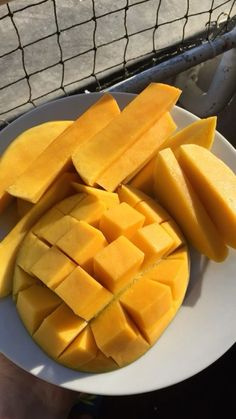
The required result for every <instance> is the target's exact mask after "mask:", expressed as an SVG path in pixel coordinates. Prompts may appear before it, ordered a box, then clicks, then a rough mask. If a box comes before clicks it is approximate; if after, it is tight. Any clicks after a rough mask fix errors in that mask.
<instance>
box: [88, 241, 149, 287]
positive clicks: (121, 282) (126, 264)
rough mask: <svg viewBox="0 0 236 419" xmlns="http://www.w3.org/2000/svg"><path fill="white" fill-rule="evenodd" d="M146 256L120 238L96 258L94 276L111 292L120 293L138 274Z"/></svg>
mask: <svg viewBox="0 0 236 419" xmlns="http://www.w3.org/2000/svg"><path fill="white" fill-rule="evenodd" d="M143 259H144V254H143V252H141V251H140V250H139V249H138V248H137V247H136V246H135V245H134V244H133V243H131V242H130V241H129V240H128V239H127V238H126V237H124V236H120V237H119V238H118V239H116V240H114V241H113V242H112V243H110V244H109V245H108V246H106V247H104V249H102V250H101V251H100V252H98V253H97V254H96V256H95V257H94V275H95V277H96V278H97V279H98V281H99V282H101V284H103V285H104V286H105V287H106V288H108V289H109V290H110V291H111V292H118V291H119V290H120V289H122V288H123V287H124V286H125V285H126V284H128V282H129V281H130V280H131V279H132V278H133V277H134V275H135V274H136V273H137V272H138V270H139V268H140V266H141V264H142V262H143Z"/></svg>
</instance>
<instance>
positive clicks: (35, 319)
mask: <svg viewBox="0 0 236 419" xmlns="http://www.w3.org/2000/svg"><path fill="white" fill-rule="evenodd" d="M60 304H61V300H60V298H58V297H57V296H56V295H55V294H54V293H53V292H52V291H50V290H49V289H48V288H46V287H41V286H39V285H32V286H31V287H28V288H27V289H25V290H23V291H20V292H19V295H18V298H17V305H16V307H17V310H18V312H19V313H20V316H21V319H22V321H23V323H24V325H25V327H26V328H27V330H28V331H29V332H30V334H33V333H35V332H36V330H37V328H38V327H39V326H40V324H41V323H42V321H43V320H44V318H45V317H47V316H48V315H49V314H50V313H51V312H53V311H54V310H55V309H56V308H57V307H58V306H59V305H60Z"/></svg>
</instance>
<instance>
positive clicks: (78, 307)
mask: <svg viewBox="0 0 236 419" xmlns="http://www.w3.org/2000/svg"><path fill="white" fill-rule="evenodd" d="M55 292H56V294H58V295H59V296H60V297H61V299H62V300H63V301H64V302H65V303H66V304H67V305H68V306H69V307H70V308H71V309H72V310H73V312H74V313H75V314H77V315H78V316H80V317H82V318H83V319H85V320H90V319H91V318H92V317H94V316H96V314H97V313H98V311H100V310H102V309H103V308H104V307H105V305H107V304H108V303H109V302H110V301H111V300H112V298H113V295H112V294H111V293H110V292H109V291H108V290H107V289H105V288H104V287H103V286H102V285H101V284H100V283H99V282H97V281H96V280H95V279H94V278H93V277H92V276H91V275H89V274H88V273H87V272H86V271H85V270H84V269H82V268H81V267H80V266H78V267H77V268H76V269H74V270H73V271H72V272H71V274H70V275H68V276H67V277H66V278H65V279H64V281H62V282H61V284H60V285H58V287H57V288H55Z"/></svg>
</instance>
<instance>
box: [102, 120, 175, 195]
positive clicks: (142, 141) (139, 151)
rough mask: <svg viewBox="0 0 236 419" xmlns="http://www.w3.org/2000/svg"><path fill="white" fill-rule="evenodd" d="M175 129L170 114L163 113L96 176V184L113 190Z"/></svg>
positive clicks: (138, 168)
mask: <svg viewBox="0 0 236 419" xmlns="http://www.w3.org/2000/svg"><path fill="white" fill-rule="evenodd" d="M175 129H176V125H175V123H174V121H173V119H172V117H171V116H170V114H169V113H166V114H164V115H163V116H162V117H161V118H160V119H159V120H158V121H157V122H156V123H155V124H154V125H153V126H152V127H151V128H149V129H148V130H147V131H146V132H145V133H144V134H142V135H141V136H140V137H139V138H138V140H137V141H136V142H135V143H134V144H133V145H132V146H131V147H129V148H128V149H127V150H126V151H125V152H124V153H123V154H122V155H121V156H120V158H119V159H117V160H116V161H114V163H113V164H112V166H110V167H108V169H107V170H105V171H104V172H103V173H102V174H101V176H99V177H98V179H97V181H96V183H97V185H100V186H102V187H103V188H104V189H105V190H107V191H114V190H115V189H116V188H117V186H118V185H119V184H120V183H121V182H124V183H127V182H128V180H129V179H130V178H131V177H132V176H134V174H135V173H136V172H137V171H139V170H140V169H141V168H142V167H143V166H144V165H145V164H146V162H147V161H148V160H150V159H151V158H152V157H153V156H154V155H155V154H156V152H157V150H158V149H159V148H160V146H161V144H162V143H163V142H164V141H165V140H166V139H167V138H168V137H170V135H171V134H173V132H174V131H175Z"/></svg>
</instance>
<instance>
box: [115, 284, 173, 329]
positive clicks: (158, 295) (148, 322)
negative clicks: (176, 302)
mask: <svg viewBox="0 0 236 419" xmlns="http://www.w3.org/2000/svg"><path fill="white" fill-rule="evenodd" d="M120 302H121V303H122V305H123V306H124V307H125V309H126V310H127V312H128V313H129V315H130V316H131V318H132V319H133V320H134V322H135V323H136V324H137V325H138V327H139V328H140V329H141V330H142V331H145V329H146V328H149V327H152V326H154V325H155V323H156V322H157V321H158V319H159V318H160V317H161V316H162V315H163V314H164V313H165V312H166V311H168V310H169V309H170V308H171V305H172V297H171V290H170V287H168V286H166V285H164V284H159V283H158V282H155V281H152V280H150V279H149V278H147V277H144V278H141V279H140V280H139V281H137V282H136V283H135V284H134V285H133V286H132V287H131V288H129V289H128V290H127V291H125V292H124V294H123V295H122V296H121V298H120Z"/></svg>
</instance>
